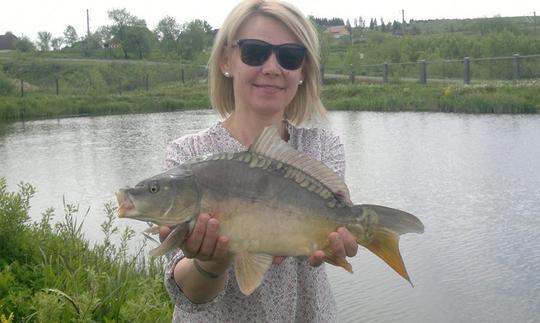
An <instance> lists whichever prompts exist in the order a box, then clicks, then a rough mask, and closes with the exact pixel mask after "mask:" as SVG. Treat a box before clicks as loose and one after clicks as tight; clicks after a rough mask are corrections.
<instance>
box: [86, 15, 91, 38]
mask: <svg viewBox="0 0 540 323" xmlns="http://www.w3.org/2000/svg"><path fill="white" fill-rule="evenodd" d="M86 36H87V37H90V13H89V11H88V9H86Z"/></svg>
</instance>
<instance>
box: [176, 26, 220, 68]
mask: <svg viewBox="0 0 540 323" xmlns="http://www.w3.org/2000/svg"><path fill="white" fill-rule="evenodd" d="M211 31H212V28H211V27H210V25H209V24H208V23H207V22H206V21H203V20H199V19H196V20H193V21H190V22H188V23H186V24H184V25H183V28H182V32H181V33H180V37H179V49H180V55H181V56H182V57H183V58H185V59H193V58H195V55H196V54H197V53H200V52H202V51H203V50H204V49H205V48H206V46H207V45H208V43H209V36H210V35H209V33H211Z"/></svg>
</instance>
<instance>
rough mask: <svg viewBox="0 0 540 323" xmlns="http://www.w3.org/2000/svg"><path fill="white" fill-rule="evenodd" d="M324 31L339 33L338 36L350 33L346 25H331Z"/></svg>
mask: <svg viewBox="0 0 540 323" xmlns="http://www.w3.org/2000/svg"><path fill="white" fill-rule="evenodd" d="M324 32H326V33H330V34H333V35H339V36H348V35H350V32H349V30H348V29H347V26H331V27H328V28H326V30H325V31H324Z"/></svg>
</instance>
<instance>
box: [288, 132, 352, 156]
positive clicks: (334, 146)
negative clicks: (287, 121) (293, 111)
mask: <svg viewBox="0 0 540 323" xmlns="http://www.w3.org/2000/svg"><path fill="white" fill-rule="evenodd" d="M289 133H290V135H291V144H292V145H293V146H296V147H295V148H297V149H298V150H300V151H304V150H307V151H306V152H307V153H309V152H310V151H313V150H316V151H321V152H323V153H324V152H328V153H331V152H332V151H335V150H340V149H343V145H342V143H341V139H340V138H339V136H338V135H337V134H335V133H334V132H333V131H332V130H329V129H325V128H318V127H314V128H306V127H296V126H293V125H289ZM314 157H316V156H314Z"/></svg>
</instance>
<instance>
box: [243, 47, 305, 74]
mask: <svg viewBox="0 0 540 323" xmlns="http://www.w3.org/2000/svg"><path fill="white" fill-rule="evenodd" d="M233 46H238V47H239V48H240V58H241V59H242V62H244V64H246V65H249V66H261V65H262V64H264V62H266V61H267V60H268V58H269V57H270V55H272V52H274V53H276V58H277V61H278V63H279V65H281V67H283V68H284V69H286V70H297V69H299V68H300V66H302V63H303V62H304V58H305V57H306V47H305V46H303V45H300V44H281V45H272V44H269V43H267V42H265V41H262V40H258V39H240V40H238V41H237V42H236V43H235V44H234V45H233Z"/></svg>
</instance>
